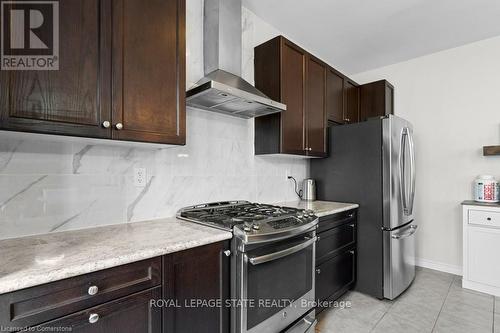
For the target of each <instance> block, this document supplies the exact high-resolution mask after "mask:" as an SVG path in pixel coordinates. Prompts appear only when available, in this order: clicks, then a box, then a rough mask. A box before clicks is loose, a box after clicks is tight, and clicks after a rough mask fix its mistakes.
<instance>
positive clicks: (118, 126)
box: [115, 123, 123, 131]
mask: <svg viewBox="0 0 500 333" xmlns="http://www.w3.org/2000/svg"><path fill="white" fill-rule="evenodd" d="M115 128H116V129H117V130H119V131H120V130H122V129H123V124H122V123H118V124H116V125H115Z"/></svg>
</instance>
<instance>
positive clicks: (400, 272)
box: [384, 221, 417, 299]
mask: <svg viewBox="0 0 500 333" xmlns="http://www.w3.org/2000/svg"><path fill="white" fill-rule="evenodd" d="M416 231H417V225H416V224H414V223H413V221H412V222H410V223H408V224H407V225H405V226H403V227H401V228H398V229H396V230H391V231H384V297H385V298H388V299H394V298H396V297H398V296H399V295H400V294H401V293H402V292H403V291H405V290H406V289H407V288H408V287H409V286H410V284H411V283H412V282H413V279H414V278H415V236H416Z"/></svg>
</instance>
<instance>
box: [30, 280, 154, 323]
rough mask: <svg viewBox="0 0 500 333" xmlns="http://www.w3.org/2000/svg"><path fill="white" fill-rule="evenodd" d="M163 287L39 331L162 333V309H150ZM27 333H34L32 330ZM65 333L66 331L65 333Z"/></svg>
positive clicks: (64, 319)
mask: <svg viewBox="0 0 500 333" xmlns="http://www.w3.org/2000/svg"><path fill="white" fill-rule="evenodd" d="M160 297H161V287H157V288H154V289H150V290H147V291H143V292H140V293H137V294H134V295H131V296H128V297H125V298H121V299H118V300H116V301H113V302H109V303H105V304H102V305H99V306H96V307H94V308H90V309H87V310H85V311H80V312H77V313H73V314H71V315H69V316H66V317H63V318H60V319H57V320H55V321H52V322H48V323H45V324H43V325H39V326H37V329H38V331H40V332H43V331H44V330H47V331H49V330H53V329H54V328H56V329H65V328H71V332H76V333H110V332H120V333H138V332H148V333H160V332H161V308H159V307H152V306H150V301H151V300H157V299H159V298H160ZM23 332H24V331H23ZM26 332H31V331H30V330H29V329H28V330H26ZM62 332H64V330H62Z"/></svg>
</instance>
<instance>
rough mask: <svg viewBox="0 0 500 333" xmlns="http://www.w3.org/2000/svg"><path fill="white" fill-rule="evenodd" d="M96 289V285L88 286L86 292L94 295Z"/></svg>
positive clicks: (97, 289)
mask: <svg viewBox="0 0 500 333" xmlns="http://www.w3.org/2000/svg"><path fill="white" fill-rule="evenodd" d="M98 291H99V288H98V287H97V286H90V287H89V290H88V293H89V295H90V296H94V295H96V294H97V292H98Z"/></svg>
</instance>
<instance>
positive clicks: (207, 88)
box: [186, 0, 286, 119]
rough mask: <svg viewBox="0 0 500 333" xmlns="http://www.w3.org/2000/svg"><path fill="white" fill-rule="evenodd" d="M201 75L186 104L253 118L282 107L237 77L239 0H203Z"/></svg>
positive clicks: (238, 73) (239, 62) (239, 61)
mask: <svg viewBox="0 0 500 333" xmlns="http://www.w3.org/2000/svg"><path fill="white" fill-rule="evenodd" d="M203 16H204V20H203V58H204V69H205V77H203V78H202V79H201V80H200V81H198V82H197V83H196V84H195V86H194V87H193V88H191V89H189V90H188V91H187V93H186V104H187V105H188V106H191V107H194V108H199V109H204V110H207V111H213V112H219V113H224V114H228V115H232V116H236V117H240V118H245V119H248V118H253V117H258V116H263V115H267V114H271V113H276V112H281V111H285V110H286V105H284V104H281V103H278V102H275V101H273V100H272V99H270V98H269V97H267V96H266V95H264V94H263V93H262V92H260V91H259V90H258V89H257V88H255V87H254V86H252V85H251V84H250V83H248V82H247V81H245V80H243V79H242V78H241V0H205V1H204V15H203Z"/></svg>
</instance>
